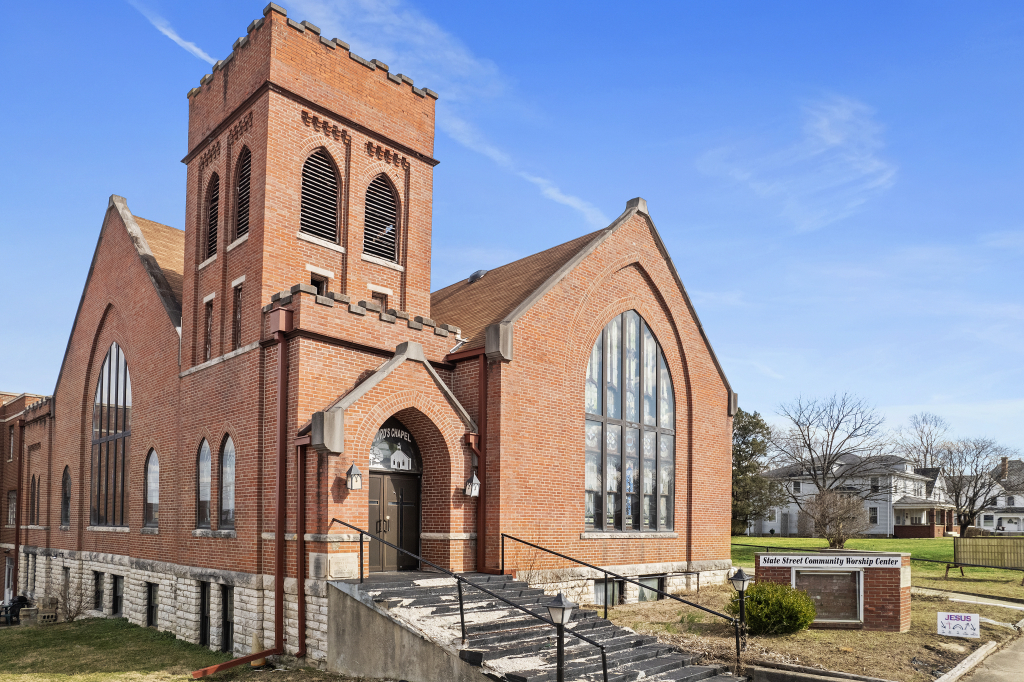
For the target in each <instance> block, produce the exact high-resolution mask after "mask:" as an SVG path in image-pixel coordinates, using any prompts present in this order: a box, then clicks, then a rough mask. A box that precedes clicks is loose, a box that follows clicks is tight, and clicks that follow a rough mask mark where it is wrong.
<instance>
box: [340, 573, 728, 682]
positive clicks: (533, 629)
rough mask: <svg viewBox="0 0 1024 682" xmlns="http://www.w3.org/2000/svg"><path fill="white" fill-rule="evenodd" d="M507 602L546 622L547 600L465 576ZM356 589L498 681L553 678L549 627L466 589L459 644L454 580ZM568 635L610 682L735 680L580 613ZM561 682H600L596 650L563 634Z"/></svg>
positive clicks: (397, 577) (494, 579)
mask: <svg viewBox="0 0 1024 682" xmlns="http://www.w3.org/2000/svg"><path fill="white" fill-rule="evenodd" d="M464 577H465V578H466V579H467V580H469V581H470V582H472V583H474V584H478V585H480V586H482V587H484V588H486V589H488V590H490V591H491V592H494V593H495V594H497V595H500V596H502V597H504V598H505V599H508V600H509V601H511V602H513V603H515V604H517V605H519V606H523V607H525V608H527V609H530V610H531V611H533V612H534V613H538V614H541V615H544V616H547V609H546V608H545V607H544V604H545V603H547V602H549V601H551V596H550V595H546V594H545V593H544V592H543V590H539V589H532V588H530V587H529V585H527V584H526V583H524V582H519V581H515V580H512V578H511V577H510V576H500V575H486V574H482V573H470V574H466V575H465V576H464ZM353 587H358V589H359V591H360V592H361V593H364V594H365V595H366V596H368V597H370V598H371V599H372V600H373V603H374V604H375V605H376V606H378V607H380V608H382V609H386V610H387V612H388V614H389V615H390V616H391V617H393V618H395V619H396V620H398V621H402V622H406V623H408V624H409V625H410V626H412V627H413V628H415V629H416V630H417V631H419V632H420V633H423V634H424V635H425V636H426V637H428V638H429V639H431V640H432V641H434V642H435V643H436V644H438V645H440V646H444V647H446V648H454V649H455V650H457V651H458V655H459V657H460V658H461V659H462V660H463V661H465V662H466V663H469V664H470V665H472V666H477V667H479V669H480V672H482V673H483V674H484V675H485V676H486V677H487V678H490V679H491V680H495V681H497V682H542V681H547V680H555V677H556V671H555V655H556V654H555V649H556V644H557V637H556V634H555V632H554V629H553V628H552V627H551V626H549V625H545V624H544V623H542V622H540V621H538V620H536V619H535V618H532V617H531V616H529V615H527V614H525V613H523V612H522V611H520V610H519V609H515V608H513V607H511V606H509V605H507V604H505V603H503V602H501V601H500V600H497V599H494V598H493V597H491V596H489V595H487V594H485V593H483V592H481V591H479V590H476V589H473V588H472V587H470V586H468V585H463V603H464V606H465V614H466V638H467V641H466V643H465V644H463V643H462V634H461V632H462V631H461V627H460V620H459V598H458V588H457V587H456V584H455V580H454V579H453V578H448V577H447V576H443V575H440V574H437V573H421V572H416V573H397V574H394V573H393V574H372V575H371V576H369V577H368V578H367V579H366V582H365V583H363V584H362V585H358V586H356V585H353ZM568 627H569V628H570V629H573V630H576V631H577V632H579V633H581V634H583V635H586V636H587V637H589V638H590V639H592V640H594V641H596V642H599V643H601V644H602V645H604V646H605V651H606V655H607V659H608V680H609V682H625V681H626V680H641V679H642V680H644V681H645V682H647V681H650V682H662V681H664V682H670V681H672V682H697V681H698V680H708V681H709V682H726V681H728V682H736V681H737V679H738V678H737V677H735V676H733V675H732V674H731V673H728V672H727V671H726V668H725V667H724V666H721V665H701V660H700V657H699V656H698V655H695V654H692V653H687V652H684V651H680V650H678V649H677V648H675V647H673V646H670V645H667V644H662V643H659V642H658V641H657V640H656V639H655V638H654V637H649V636H644V635H640V634H637V633H636V632H634V631H632V630H629V629H628V628H622V627H619V626H617V625H613V624H612V623H610V622H609V621H607V620H605V619H603V618H599V617H598V614H597V612H596V611H593V610H588V609H579V610H577V611H576V612H575V613H574V614H573V620H572V623H571V624H570V625H569V626H568ZM565 662H566V665H565V679H566V680H567V681H570V680H572V681H576V682H600V681H601V680H603V675H602V670H601V651H600V649H598V648H597V647H595V646H593V645H591V644H589V643H587V642H584V641H582V640H579V639H577V638H576V637H573V636H572V635H570V634H568V633H566V636H565Z"/></svg>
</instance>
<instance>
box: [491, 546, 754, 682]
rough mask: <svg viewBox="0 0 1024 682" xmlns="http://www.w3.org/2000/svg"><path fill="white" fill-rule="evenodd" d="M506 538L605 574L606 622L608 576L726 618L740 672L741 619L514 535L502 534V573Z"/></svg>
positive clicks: (502, 570)
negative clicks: (732, 635) (733, 633)
mask: <svg viewBox="0 0 1024 682" xmlns="http://www.w3.org/2000/svg"><path fill="white" fill-rule="evenodd" d="M505 538H508V539H509V540H515V541H516V542H519V543H522V544H524V545H527V546H529V547H533V548H534V549H539V550H540V551H542V552H547V553H548V554H553V555H554V556H557V557H559V558H562V559H565V560H566V561H572V562H573V563H577V564H579V565H580V566H586V567H587V568H592V569H594V570H595V571H601V573H603V574H604V580H605V592H604V617H605V620H607V619H608V576H613V577H614V578H615V579H616V580H622V581H625V582H627V583H632V584H634V585H638V586H639V587H642V588H643V589H645V590H649V591H651V592H657V593H658V594H660V595H661V596H663V597H668V598H669V599H674V600H675V601H677V602H681V603H683V604H686V605H687V606H692V607H694V608H696V609H700V610H701V611H704V612H706V613H710V614H711V615H713V616H718V617H719V618H724V619H725V620H727V621H729V623H731V624H732V626H733V628H735V630H736V665H737V670H738V668H739V660H740V619H739V618H733V617H732V616H727V615H725V614H724V613H719V612H718V611H715V610H713V609H709V608H706V607H704V606H701V605H700V604H694V603H693V602H692V601H687V600H685V599H683V598H681V597H677V596H676V595H674V594H669V593H668V592H665V591H664V590H659V589H654V588H651V587H648V586H647V585H644V584H643V583H640V582H638V581H636V580H633V579H631V578H627V577H626V576H624V575H619V574H618V573H615V572H613V571H609V570H608V569H607V568H601V567H600V566H594V565H593V564H588V563H587V562H586V561H580V560H579V559H576V558H574V557H571V556H566V555H565V554H561V553H559V552H556V551H554V550H553V549H548V548H547V547H541V546H540V545H535V544H534V543H532V542H527V541H526V540H521V539H519V538H517V537H515V536H514V535H509V534H508V533H502V534H501V572H502V573H504V572H505Z"/></svg>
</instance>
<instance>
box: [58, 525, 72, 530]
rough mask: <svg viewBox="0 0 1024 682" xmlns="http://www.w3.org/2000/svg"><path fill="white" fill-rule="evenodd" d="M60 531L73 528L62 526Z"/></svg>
mask: <svg viewBox="0 0 1024 682" xmlns="http://www.w3.org/2000/svg"><path fill="white" fill-rule="evenodd" d="M60 530H71V526H60Z"/></svg>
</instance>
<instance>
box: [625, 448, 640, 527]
mask: <svg viewBox="0 0 1024 682" xmlns="http://www.w3.org/2000/svg"><path fill="white" fill-rule="evenodd" d="M622 491H623V494H624V500H625V505H626V518H625V520H624V522H623V525H624V526H625V527H627V528H633V529H636V528H639V527H640V504H639V501H640V430H639V429H626V460H625V478H624V480H623V486H622Z"/></svg>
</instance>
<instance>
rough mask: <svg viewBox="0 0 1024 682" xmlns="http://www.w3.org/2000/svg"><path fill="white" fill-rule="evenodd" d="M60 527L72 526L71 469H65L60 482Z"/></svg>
mask: <svg viewBox="0 0 1024 682" xmlns="http://www.w3.org/2000/svg"><path fill="white" fill-rule="evenodd" d="M60 525H62V526H70V525H71V469H70V468H69V467H64V475H63V476H62V477H61V482H60Z"/></svg>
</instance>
